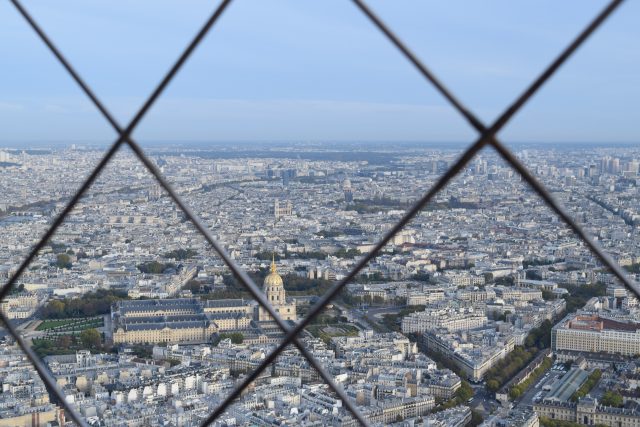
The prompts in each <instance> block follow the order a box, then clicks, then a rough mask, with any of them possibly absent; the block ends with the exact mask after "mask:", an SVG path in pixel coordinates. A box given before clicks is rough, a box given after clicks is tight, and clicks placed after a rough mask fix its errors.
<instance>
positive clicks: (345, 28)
mask: <svg viewBox="0 0 640 427" xmlns="http://www.w3.org/2000/svg"><path fill="white" fill-rule="evenodd" d="M24 4H25V5H26V7H27V8H28V9H29V10H30V11H31V12H32V14H33V15H34V16H35V18H36V19H37V20H38V21H39V23H40V24H41V25H42V26H43V28H44V29H45V31H46V32H47V33H48V34H49V35H50V36H51V37H52V38H53V40H54V41H55V42H56V43H57V44H58V46H59V47H60V49H61V50H62V51H63V52H64V53H65V54H66V55H67V57H68V58H69V60H70V61H71V62H72V64H74V66H75V67H76V68H77V69H78V70H79V71H80V73H81V75H82V76H84V77H85V79H86V80H87V81H88V82H89V83H90V85H91V86H92V87H93V88H94V89H95V91H96V93H97V94H98V95H99V96H100V97H101V98H102V99H103V100H104V101H105V102H106V104H107V105H108V107H109V108H110V109H112V110H113V111H114V113H115V114H116V116H117V117H118V118H119V119H120V120H121V121H123V122H124V121H126V120H127V119H128V118H129V117H130V116H131V115H132V114H133V112H134V111H135V110H136V109H137V108H138V107H139V106H140V104H141V103H142V102H143V100H144V98H145V97H146V96H147V95H148V94H149V93H150V91H151V90H152V88H153V87H154V86H155V84H157V82H158V81H159V79H160V78H161V76H162V75H163V74H164V73H165V71H166V70H167V69H168V67H169V66H170V65H171V63H172V62H173V61H174V60H175V58H177V56H178V54H179V52H180V50H181V49H182V48H183V47H184V46H185V45H186V43H187V42H188V41H189V40H190V38H191V37H192V36H193V35H194V34H195V32H196V30H197V29H198V28H199V27H200V26H201V25H202V23H203V22H204V20H205V19H206V18H207V16H208V15H209V14H210V13H211V11H212V10H213V9H214V7H215V6H216V5H217V2H211V1H196V0H189V1H160V0H154V1H146V0H145V1H129V2H124V1H114V0H109V1H104V0H101V1H86V0H73V1H71V0H55V1H51V0H27V1H25V2H24ZM370 4H371V6H372V7H373V8H374V10H376V11H377V12H378V14H379V15H380V16H381V17H382V18H383V20H385V21H386V22H387V23H388V24H389V25H390V26H391V27H392V28H393V29H394V30H396V31H397V33H398V34H399V35H400V36H401V38H402V39H404V40H405V41H406V42H407V43H408V45H409V46H410V47H411V48H412V49H413V50H414V51H415V52H416V53H417V54H418V55H419V57H420V58H422V60H423V61H424V62H425V63H426V64H427V66H429V67H431V68H432V70H433V71H434V72H435V73H436V75H438V76H439V77H441V79H442V80H443V81H444V82H445V83H446V84H447V85H449V86H450V87H451V89H452V90H453V91H454V93H455V94H457V95H458V96H459V98H460V99H461V100H462V101H463V102H465V103H466V104H467V105H468V106H469V107H470V108H471V109H472V110H474V111H475V112H476V113H477V114H478V115H480V116H481V117H482V119H483V120H485V121H487V122H488V121H490V120H492V119H494V118H495V117H496V115H497V114H499V113H500V112H501V110H502V109H503V108H504V107H505V105H506V104H507V103H509V102H511V101H512V100H513V99H514V98H515V97H516V96H517V95H518V94H519V93H520V91H521V90H522V89H523V88H524V87H525V86H526V85H527V84H528V83H529V82H530V80H531V79H532V78H533V77H534V76H536V75H537V74H538V73H539V72H540V70H541V69H542V68H543V67H544V66H546V65H547V64H548V63H549V62H550V60H551V59H552V58H553V57H554V56H555V55H556V54H557V53H558V52H559V51H560V50H561V49H562V48H563V47H564V46H565V45H566V44H567V43H568V42H569V40H570V39H571V38H572V37H573V36H574V35H575V34H577V33H578V31H580V30H581V28H582V27H583V26H584V25H585V24H586V23H587V22H588V21H590V20H591V19H592V18H593V17H594V16H595V14H596V13H597V12H598V11H599V10H600V8H602V7H603V5H604V4H605V2H604V1H595V0H563V1H558V0H544V1H528V2H524V1H517V2H515V1H512V0H500V1H498V0H494V1H472V0H466V1H458V0H447V1H443V0H441V1H437V2H436V1H402V0H394V1H391V0H388V1H371V3H370ZM638 22H640V2H638V1H632V0H630V1H627V2H626V3H625V4H623V6H622V7H621V8H620V9H619V10H618V11H617V12H616V13H615V14H614V15H613V16H612V17H611V19H610V20H609V21H608V22H606V23H605V25H604V26H603V27H602V28H601V29H600V30H599V31H598V32H597V33H596V34H595V35H594V37H593V38H592V39H590V40H589V41H588V42H587V44H586V45H584V46H583V47H582V48H581V49H580V50H579V51H578V52H577V54H576V55H575V57H574V58H573V59H572V60H571V61H570V62H569V63H568V64H567V66H566V67H563V68H562V69H561V70H560V72H559V73H558V75H557V76H556V77H555V78H554V79H553V80H552V81H551V82H550V83H549V84H548V85H546V86H545V87H544V88H543V89H542V90H541V91H540V92H539V94H538V95H537V96H536V97H535V98H534V99H533V100H532V101H531V102H530V104H528V105H527V106H526V107H525V108H524V109H523V110H522V111H521V113H519V114H518V115H517V116H516V117H515V119H514V121H513V122H512V123H510V124H509V125H508V127H507V128H506V129H505V130H504V131H503V132H502V134H501V137H502V138H503V139H504V140H506V141H507V142H509V141H511V142H516V141H542V142H547V141H548V142H562V141H587V142H590V141H595V142H609V141H611V142H639V141H640V125H639V124H638V123H640V120H639V119H640V107H639V103H638V99H640V48H639V46H640V26H639V25H637V23H638ZM0 56H1V57H2V58H3V61H2V69H1V71H0V77H1V78H0V129H1V131H0V132H1V133H0V145H2V143H3V142H5V143H8V142H19V141H48V140H62V141H72V142H75V141H91V142H109V141H111V140H112V139H113V138H114V133H113V131H112V130H111V129H110V128H109V127H108V126H107V125H106V122H105V121H104V120H103V119H102V118H101V117H100V116H99V114H98V113H97V111H96V110H95V109H94V108H93V107H92V106H91V105H90V103H89V101H88V100H87V99H86V98H85V97H84V95H83V94H82V93H81V92H80V90H79V89H78V88H77V87H76V86H75V84H74V83H73V82H72V81H71V79H70V78H69V77H68V76H67V75H66V73H65V72H64V70H63V69H62V68H61V66H60V65H59V64H58V63H57V62H56V60H55V59H54V58H53V56H52V55H51V54H50V53H49V52H48V51H47V50H46V48H45V46H44V45H43V44H42V43H41V42H40V41H39V39H37V37H36V36H35V34H34V33H33V32H32V31H31V30H30V29H29V27H28V26H27V24H26V22H24V20H23V19H22V18H21V17H20V16H19V15H18V14H17V12H16V11H15V10H14V9H13V7H12V6H11V5H10V4H9V3H8V2H1V3H0ZM474 135H475V134H474V132H472V131H471V130H470V128H469V126H468V125H467V124H466V122H464V121H463V120H462V119H461V118H460V117H459V116H458V114H457V113H455V112H454V111H453V110H452V109H451V107H449V105H448V104H447V103H446V102H445V101H444V100H443V99H442V98H441V96H440V95H438V94H437V93H436V92H435V91H434V90H433V89H431V87H430V86H429V85H428V84H427V83H426V82H425V81H424V80H423V79H422V77H421V76H420V75H419V74H418V73H417V72H416V71H415V70H414V69H413V67H412V66H411V65H410V64H409V63H408V62H407V61H406V60H405V59H404V58H403V57H402V56H401V55H400V54H399V53H398V52H397V51H396V50H395V48H393V47H392V46H391V45H390V43H389V42H388V41H387V40H386V39H385V38H384V37H383V36H382V34H380V33H379V32H378V31H377V30H376V29H375V28H374V27H373V25H372V24H371V23H370V22H369V21H368V20H367V19H366V17H365V16H364V15H362V14H361V13H360V12H359V11H358V10H357V9H356V7H355V6H354V5H353V4H352V3H351V2H350V1H348V0H323V1H319V0H317V1H311V0H296V1H276V0H273V1H272V0H236V1H235V2H233V3H232V4H231V6H230V7H229V8H228V9H227V11H226V12H225V14H224V15H223V16H222V18H221V20H220V22H219V24H218V25H216V26H215V27H214V28H213V30H212V31H211V32H210V33H209V35H208V37H207V38H206V39H205V41H204V42H203V43H202V44H201V45H200V47H199V48H198V49H197V50H196V51H195V53H194V55H193V57H192V59H191V60H190V61H189V62H188V63H187V64H186V66H185V67H184V69H183V71H182V72H181V73H180V74H179V75H178V76H177V77H176V79H175V80H174V82H173V83H172V84H171V86H170V87H169V88H168V90H167V91H166V93H165V94H164V96H163V97H162V98H161V99H160V100H159V101H158V102H157V103H156V105H155V106H154V108H153V109H152V110H151V111H150V113H149V114H148V116H147V118H146V119H145V120H144V121H143V122H142V123H141V125H140V127H139V128H138V130H137V131H136V133H135V136H136V137H137V138H138V139H139V140H141V141H159V140H166V141H176V140H179V141H183V140H199V141H272V140H278V141H307V140H314V141H315V140H356V141H367V140H375V141H394V140H402V141H425V142H428V141H437V142H443V141H445V142H446V141H461V142H465V141H470V140H472V139H473V137H474Z"/></svg>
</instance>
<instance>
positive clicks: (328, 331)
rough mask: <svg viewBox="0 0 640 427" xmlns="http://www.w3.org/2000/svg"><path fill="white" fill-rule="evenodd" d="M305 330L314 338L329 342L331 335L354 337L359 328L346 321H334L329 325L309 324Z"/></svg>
mask: <svg viewBox="0 0 640 427" xmlns="http://www.w3.org/2000/svg"><path fill="white" fill-rule="evenodd" d="M307 330H308V331H309V332H310V333H311V335H313V336H314V337H316V338H320V339H321V340H322V341H324V342H325V343H327V344H328V343H329V342H330V341H331V338H333V337H355V336H357V335H358V332H359V329H358V328H356V327H355V326H353V325H349V324H347V323H335V324H331V325H310V326H308V327H307Z"/></svg>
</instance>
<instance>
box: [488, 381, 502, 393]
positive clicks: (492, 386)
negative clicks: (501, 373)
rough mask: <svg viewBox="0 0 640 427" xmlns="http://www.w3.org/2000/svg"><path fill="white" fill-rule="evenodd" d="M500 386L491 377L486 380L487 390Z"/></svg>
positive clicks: (493, 389) (494, 389)
mask: <svg viewBox="0 0 640 427" xmlns="http://www.w3.org/2000/svg"><path fill="white" fill-rule="evenodd" d="M499 388H500V383H499V382H498V380H496V379H491V380H489V381H487V390H489V391H494V392H495V391H498V389H499Z"/></svg>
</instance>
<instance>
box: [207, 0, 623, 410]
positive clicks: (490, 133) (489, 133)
mask: <svg viewBox="0 0 640 427" xmlns="http://www.w3.org/2000/svg"><path fill="white" fill-rule="evenodd" d="M622 1H623V0H613V1H612V2H610V3H609V4H608V5H607V7H606V8H605V9H604V10H602V11H601V12H600V13H599V14H598V16H597V17H596V18H595V19H594V20H593V21H592V22H591V23H590V24H589V25H588V26H587V27H586V28H585V29H584V30H583V31H582V32H581V33H580V34H579V35H578V36H577V37H576V38H575V39H574V40H573V41H572V43H571V44H570V45H569V46H568V47H567V48H565V49H564V50H563V51H562V53H561V54H560V55H559V56H558V57H557V58H556V59H555V60H554V61H553V62H552V63H551V64H550V65H549V66H548V67H547V68H546V69H545V70H544V71H543V72H542V73H541V74H540V75H539V76H538V78H536V79H535V80H534V81H533V83H532V84H531V85H530V86H529V87H528V88H527V89H526V90H525V91H524V92H523V93H522V95H520V96H519V97H518V98H517V99H516V100H515V102H513V103H512V104H511V105H510V106H509V107H508V108H507V109H506V110H505V111H504V112H503V113H502V114H501V115H500V116H499V117H498V119H497V120H496V121H495V122H494V123H493V124H492V125H491V127H489V128H487V129H484V130H483V131H481V136H480V137H479V139H478V140H477V141H476V142H475V143H474V144H473V145H472V146H471V147H469V148H468V149H467V150H466V151H465V152H464V153H463V155H462V156H461V157H460V158H459V159H458V160H457V161H456V162H455V163H454V164H453V166H451V167H450V168H449V169H448V170H447V172H446V173H445V174H444V175H443V176H442V177H440V179H438V181H436V183H435V184H434V185H433V186H432V187H431V189H430V190H429V191H428V192H427V194H425V195H424V196H423V197H422V198H421V199H420V200H419V201H418V202H417V203H416V204H415V205H414V206H413V207H412V208H411V209H410V210H409V211H408V212H407V213H406V214H405V215H404V216H403V217H402V218H401V219H400V221H399V222H398V223H396V224H395V225H394V226H393V227H392V228H391V229H390V230H389V231H388V232H387V233H386V234H385V235H384V237H383V238H382V239H381V240H380V241H379V242H378V243H377V244H376V245H375V246H374V248H373V249H372V250H371V251H370V252H368V253H367V254H366V255H365V256H363V257H362V258H361V259H360V260H359V261H358V263H357V264H356V266H355V267H354V268H353V270H352V271H351V272H350V273H349V274H348V275H347V276H346V277H345V278H344V279H342V280H341V281H340V282H338V283H337V284H336V285H334V286H333V287H332V288H331V289H330V290H329V291H328V292H327V293H326V294H325V295H323V297H322V298H321V299H320V300H318V302H317V303H316V304H315V305H314V306H313V307H312V308H311V310H310V311H309V313H308V314H307V316H306V317H305V318H304V319H302V320H301V321H300V322H298V323H297V324H296V326H295V327H294V328H293V329H292V330H291V331H290V332H289V333H287V336H286V337H285V340H284V341H283V342H282V343H281V344H280V345H279V346H278V347H277V348H276V349H275V350H274V351H273V352H271V353H270V354H269V355H268V356H267V357H266V358H265V359H264V360H263V361H262V362H261V363H260V365H259V366H258V367H256V368H255V369H254V370H253V371H252V372H251V374H250V375H249V376H248V377H247V378H246V379H245V380H244V381H243V383H242V384H241V385H240V386H239V387H237V388H236V389H235V390H234V391H233V392H232V393H231V395H229V396H228V397H227V399H226V400H225V401H223V402H222V404H221V407H222V408H225V407H226V406H228V405H229V404H231V402H232V401H233V399H235V398H236V397H237V396H239V395H240V393H241V391H242V390H243V389H244V388H245V387H246V386H248V385H249V384H250V383H251V382H252V381H254V380H255V378H257V377H258V375H260V373H261V372H262V371H263V370H264V369H266V368H267V366H269V364H270V363H272V362H273V360H275V358H276V357H277V356H278V355H279V354H280V353H281V352H282V351H283V350H284V348H285V347H286V345H287V344H288V342H290V340H291V339H293V337H295V336H296V335H297V334H299V333H300V332H301V331H302V330H303V329H304V328H305V327H306V326H307V325H308V324H309V322H310V321H311V320H312V319H313V318H314V317H315V316H317V315H318V314H319V313H320V312H321V311H322V310H323V309H324V308H325V307H326V305H327V304H329V303H330V302H331V301H332V300H333V299H334V298H335V297H336V296H337V294H338V293H339V292H340V291H341V290H342V289H343V288H344V287H345V286H346V285H347V283H349V282H350V281H351V280H352V279H353V278H354V277H355V276H356V275H357V274H358V273H359V272H360V271H361V270H362V269H363V268H364V267H365V266H366V265H367V264H368V263H369V261H370V260H371V259H373V258H374V257H375V256H376V255H377V254H378V252H379V251H380V250H381V249H382V248H383V247H384V246H386V244H387V243H388V242H389V241H390V240H391V239H392V238H393V236H394V235H395V234H397V233H398V232H399V231H400V230H401V229H402V228H403V227H404V226H405V225H406V224H407V223H408V222H409V221H411V220H412V219H413V218H414V217H415V216H416V215H417V214H418V213H419V212H420V211H421V210H422V209H423V208H424V206H426V204H427V203H429V201H430V200H431V199H432V198H433V197H434V196H435V195H436V194H437V193H438V192H439V191H440V190H441V189H442V188H444V187H445V186H446V185H447V183H448V182H449V181H450V180H451V179H452V178H453V177H454V176H455V175H457V174H458V172H460V171H461V170H462V169H463V168H464V167H465V165H466V164H467V163H468V162H469V161H470V160H471V159H472V158H473V157H474V156H475V155H476V153H477V152H478V151H479V150H480V149H482V148H483V147H484V146H485V145H486V144H489V143H490V142H491V141H492V140H493V139H494V137H495V135H496V133H497V132H498V131H499V130H500V129H501V128H502V127H503V126H504V125H505V124H506V123H507V122H508V121H509V120H510V119H511V118H512V117H513V116H514V115H515V113H516V112H517V111H518V110H519V109H520V108H521V107H522V106H523V105H524V104H525V103H526V102H527V101H528V100H529V99H530V98H531V97H532V96H533V94H534V93H535V92H536V91H537V90H538V89H539V88H540V87H541V86H542V85H543V84H544V83H545V82H546V81H547V80H548V79H549V78H550V77H551V76H552V75H553V74H554V73H555V72H556V71H557V70H558V68H559V67H560V66H561V65H562V64H563V63H564V62H565V61H566V60H567V59H568V58H569V57H570V56H571V55H572V54H573V53H574V52H575V50H576V49H577V48H578V47H579V46H580V45H581V44H582V43H583V42H584V41H585V40H586V39H587V38H588V37H589V36H590V35H591V34H592V33H593V32H594V31H595V30H596V29H597V28H598V27H599V26H600V25H601V24H602V23H603V22H604V21H605V20H606V18H607V17H608V16H609V15H610V14H611V12H613V11H614V10H615V9H616V8H617V7H618V6H619V5H620V4H621V3H622ZM357 3H358V4H359V5H363V6H364V4H363V3H362V2H361V1H360V2H357ZM425 70H426V68H425ZM429 74H430V73H429ZM440 86H441V87H442V88H443V89H444V86H442V85H440ZM445 92H447V93H448V91H446V90H445ZM451 99H455V98H453V96H452V95H451ZM459 105H461V104H459ZM468 119H469V121H470V122H473V118H472V116H471V115H469V117H468ZM480 125H481V123H480ZM483 128H484V126H483ZM529 176H530V175H529ZM529 176H527V175H525V176H524V177H525V179H526V178H527V177H529ZM534 188H535V187H534ZM623 277H624V275H623ZM220 413H222V411H221V410H220V408H218V410H216V412H214V413H213V414H212V416H211V417H209V420H210V421H213V420H214V419H215V417H216V416H217V415H219V414H220Z"/></svg>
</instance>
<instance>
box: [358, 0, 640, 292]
mask: <svg viewBox="0 0 640 427" xmlns="http://www.w3.org/2000/svg"><path fill="white" fill-rule="evenodd" d="M622 1H623V0H616V1H613V2H611V3H610V4H609V5H608V6H607V7H606V8H605V10H604V11H603V13H602V14H600V15H598V16H597V17H596V19H594V20H593V21H592V22H591V23H590V24H589V25H588V26H587V31H584V32H582V33H581V34H580V35H579V36H578V37H577V38H576V39H575V40H574V41H573V43H571V45H570V46H569V48H568V49H567V50H565V51H564V52H563V54H562V55H561V56H560V57H558V58H557V59H556V60H555V61H554V63H553V64H552V66H551V67H549V68H548V69H547V73H548V74H549V75H551V74H552V73H553V72H555V70H557V69H558V68H559V67H560V65H561V64H562V63H563V62H564V60H565V59H566V58H567V57H568V56H569V55H571V54H572V53H573V52H574V51H575V50H576V49H577V48H578V47H579V46H580V44H582V43H583V42H584V41H585V40H586V38H587V37H588V36H589V34H591V31H593V30H595V29H596V28H597V26H598V25H600V23H602V22H603V21H604V20H605V19H606V18H607V17H608V16H609V15H610V14H611V13H612V12H613V11H614V10H615V9H616V8H617V7H618V6H619V5H620V4H621V3H622ZM353 2H354V3H355V4H356V5H357V6H358V7H359V8H360V10H361V11H362V12H363V13H364V14H365V15H366V16H367V17H368V18H369V19H370V20H371V21H372V22H373V23H374V25H375V26H376V27H377V28H378V29H379V30H380V31H381V32H382V33H383V34H384V35H385V36H387V38H388V39H389V41H391V43H393V44H394V45H395V46H396V47H397V48H398V50H399V51H400V52H402V54H403V55H404V56H405V57H406V58H407V59H408V60H409V62H411V63H412V64H413V65H414V66H415V67H416V68H417V70H418V71H419V72H420V74H422V75H423V77H424V78H426V79H427V80H428V81H429V82H431V83H432V84H433V86H435V87H436V89H437V90H438V91H439V92H440V93H441V94H442V96H444V97H445V98H446V99H447V100H448V101H449V102H450V103H451V104H452V105H453V106H454V108H455V109H456V110H458V112H459V113H460V114H461V115H463V116H464V117H465V118H466V119H467V121H468V122H469V123H470V124H471V126H473V127H474V128H475V129H476V130H477V131H478V132H480V133H482V132H485V131H486V130H487V129H486V127H485V125H484V124H483V123H482V121H481V120H480V119H479V118H478V117H477V116H475V115H474V114H473V113H472V112H471V111H470V110H469V109H468V108H466V107H465V106H464V105H463V104H462V103H461V102H460V101H459V100H458V99H457V98H456V97H455V96H454V95H453V94H452V93H451V92H450V91H449V90H448V89H447V88H446V87H445V86H444V85H443V84H442V83H441V82H440V81H439V80H438V78H437V77H436V76H435V75H434V74H433V73H432V72H431V71H430V70H429V69H428V68H427V67H426V66H425V65H424V64H423V63H422V62H421V61H420V59H419V58H418V57H417V56H416V55H415V54H414V53H413V52H412V51H411V50H410V49H409V47H408V46H407V45H406V44H405V43H403V42H402V40H400V39H399V38H398V37H397V36H396V35H395V34H394V33H393V32H392V31H391V30H390V29H389V27H387V25H386V24H385V23H384V22H382V20H381V19H380V18H379V17H378V16H377V15H376V14H375V13H374V12H373V11H372V10H371V9H370V8H369V7H368V6H367V5H366V4H365V3H364V1H363V0H353ZM589 29H591V31H588V30H589ZM538 80H539V85H537V86H536V85H533V86H532V87H531V88H530V89H529V90H536V89H537V88H538V87H539V86H540V85H541V84H542V83H543V82H544V80H542V79H538ZM489 143H490V144H491V145H492V146H493V148H494V149H495V150H496V151H497V152H498V153H499V154H500V156H502V158H503V159H504V160H506V161H507V163H509V164H510V165H511V167H513V168H514V169H516V171H517V172H518V173H519V174H520V176H522V178H524V179H525V181H527V182H528V183H529V185H530V186H531V187H532V188H533V189H534V190H535V191H536V192H537V193H538V194H539V195H540V197H542V199H543V200H544V201H545V202H546V203H547V205H549V206H550V207H551V208H552V209H553V210H554V211H555V212H556V214H557V215H558V216H559V217H560V218H562V220H563V221H564V222H565V223H566V224H567V225H568V226H569V227H570V228H571V229H572V230H573V231H574V232H575V233H576V234H577V235H578V237H580V238H581V239H582V240H583V241H584V242H585V243H586V245H587V246H588V247H589V249H590V250H591V251H592V252H593V253H594V254H596V256H597V257H598V258H600V260H601V261H602V262H603V263H604V265H605V266H606V267H608V268H609V269H610V270H611V271H612V272H613V274H614V275H615V276H616V277H617V278H618V279H619V280H620V281H621V282H622V283H624V284H625V285H626V286H627V287H628V288H629V289H630V290H632V291H633V292H634V293H635V294H636V295H637V296H638V297H639V298H640V287H639V286H638V284H637V283H635V281H633V280H632V279H630V278H629V277H628V276H627V275H626V274H625V273H624V272H623V270H622V269H621V268H620V266H619V265H618V263H616V262H615V261H614V260H613V258H611V256H610V255H609V254H607V253H606V252H605V251H604V250H603V249H602V247H601V246H600V245H599V244H598V243H597V242H596V241H595V240H593V239H592V238H591V236H589V234H588V233H587V232H586V231H584V229H583V228H582V227H581V226H580V225H579V224H578V223H577V222H576V221H575V220H574V219H573V218H572V217H571V216H570V215H569V214H568V213H567V211H566V209H564V207H563V206H562V204H561V203H560V202H558V201H557V200H556V199H555V198H554V197H553V196H552V195H551V193H550V192H549V190H548V189H547V188H546V187H545V186H544V185H543V184H542V183H541V182H540V181H539V180H538V179H537V178H535V177H534V176H533V175H532V174H531V172H529V170H528V169H527V168H526V167H525V166H524V165H523V164H522V163H521V162H520V161H519V160H518V158H517V157H516V156H515V155H513V153H512V152H511V151H510V150H508V149H507V148H506V147H505V146H504V145H503V144H502V143H501V142H500V141H499V140H498V138H497V137H495V136H494V137H493V138H492V139H491V140H490V141H489Z"/></svg>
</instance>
